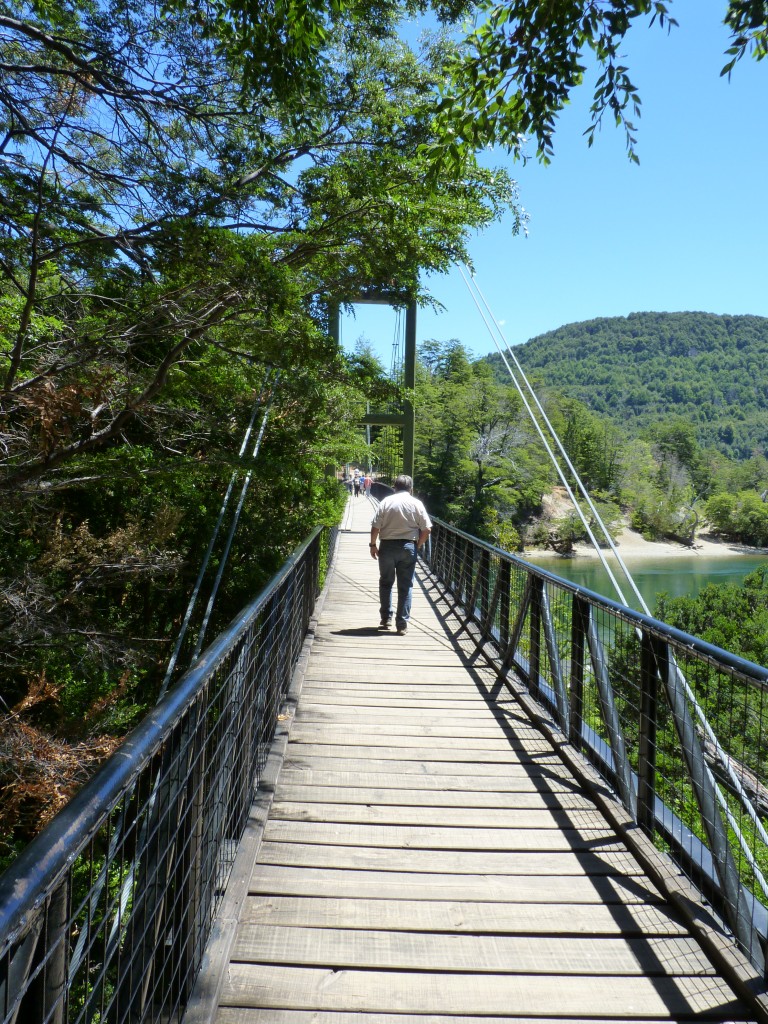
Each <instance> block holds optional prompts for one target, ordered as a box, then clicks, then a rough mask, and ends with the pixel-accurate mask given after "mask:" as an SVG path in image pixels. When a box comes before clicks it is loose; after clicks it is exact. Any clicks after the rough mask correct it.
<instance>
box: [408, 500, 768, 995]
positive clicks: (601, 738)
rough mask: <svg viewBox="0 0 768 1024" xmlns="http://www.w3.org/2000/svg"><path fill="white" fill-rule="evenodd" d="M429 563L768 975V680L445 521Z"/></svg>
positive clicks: (766, 672) (761, 671) (437, 528)
mask: <svg viewBox="0 0 768 1024" xmlns="http://www.w3.org/2000/svg"><path fill="white" fill-rule="evenodd" d="M425 561H426V563H427V564H428V565H429V567H430V569H431V571H432V572H433V573H434V575H435V576H436V577H437V578H438V579H439V580H440V581H441V583H442V584H443V585H444V586H445V587H446V588H447V590H448V591H449V592H450V594H451V595H452V599H453V601H454V602H455V605H456V607H457V609H458V611H459V614H462V615H463V616H464V617H465V625H469V623H470V621H471V622H473V623H474V625H475V627H476V628H477V630H478V631H479V634H478V640H482V641H486V642H489V643H490V644H491V645H492V646H493V647H494V648H495V650H496V652H497V656H498V659H499V661H500V663H501V667H502V670H503V672H509V671H511V670H514V671H515V672H516V673H517V674H518V675H519V676H520V677H521V678H522V679H523V681H524V682H525V683H526V685H527V687H528V689H529V691H530V693H531V694H532V696H534V697H535V698H536V699H537V700H538V701H539V702H540V703H541V704H542V705H544V706H545V707H546V709H547V710H548V712H549V713H550V715H551V717H552V718H553V719H554V721H555V723H556V724H557V725H558V726H559V728H560V729H561V730H562V732H563V733H564V734H565V735H566V736H567V737H568V738H569V739H570V741H571V743H572V744H573V745H574V746H575V747H576V748H577V749H578V750H579V751H580V752H581V753H582V754H584V755H585V756H586V757H587V758H588V759H589V760H590V762H591V763H592V764H593V765H594V766H595V768H596V769H597V770H598V771H599V772H600V773H601V775H602V776H603V777H604V778H605V779H606V781H608V782H609V784H610V785H611V786H612V788H613V789H614V790H615V792H616V793H617V794H618V796H619V797H620V799H621V801H622V803H623V805H624V807H625V808H626V810H627V811H628V812H629V813H630V814H631V815H632V817H633V818H634V820H635V821H636V822H637V823H638V824H639V825H640V826H641V827H642V829H643V830H644V831H645V833H646V834H647V835H648V836H650V837H651V838H652V840H653V842H654V844H655V845H656V846H657V847H658V848H659V849H660V850H662V851H664V852H665V853H667V854H668V855H669V856H670V857H672V858H673V859H674V861H675V863H676V864H677V865H678V866H679V867H680V868H681V869H682V870H683V871H684V873H685V874H686V875H687V876H688V877H689V878H690V879H691V881H692V882H693V883H694V884H695V885H696V886H697V887H698V888H699V890H700V891H701V892H702V894H703V895H704V896H705V898H706V899H707V900H709V901H710V902H711V903H712V904H713V906H714V907H715V908H716V909H717V911H718V913H719V914H720V915H721V917H722V918H723V919H724V921H725V922H727V925H728V926H729V927H730V929H731V931H732V933H733V935H734V937H735V939H736V941H737V943H738V945H739V946H740V947H741V949H742V950H743V952H744V953H745V954H746V956H747V957H748V958H749V959H750V960H751V962H752V964H753V965H754V967H755V968H756V970H757V971H759V972H760V974H761V975H762V976H763V977H764V976H765V969H766V938H767V937H768V911H767V910H766V903H767V902H768V883H767V882H766V877H768V669H765V668H761V667H760V666H758V665H754V664H752V663H751V662H747V661H744V660H743V659H741V658H738V657H736V656H735V655H733V654H729V653H728V652H727V651H724V650H721V649H719V648H717V647H714V646H712V645H711V644H708V643H706V642H705V641H703V640H700V639H697V638H696V637H693V636H689V635H688V634H686V633H683V632H681V631H679V630H676V629H674V628H672V627H670V626H667V625H665V624H664V623H662V622H659V621H657V620H656V619H653V618H651V617H649V616H646V615H643V614H641V613H639V612H635V611H632V610H631V609H629V608H627V607H625V606H624V605H621V604H618V603H616V602H614V601H611V600H610V599H608V598H605V597H601V596H600V595H598V594H594V593H592V592H590V591H587V590H584V589H583V588H581V587H578V586H576V585H575V584H572V583H569V582H567V581H566V580H563V579H560V578H559V577H557V576H554V575H553V574H551V573H548V572H546V571H545V570H542V569H539V568H537V567H535V566H533V565H530V564H529V563H527V562H525V561H523V559H521V558H518V557H515V556H514V555H510V554H508V553H507V552H504V551H502V550H500V549H499V548H495V547H493V546H492V545H490V544H486V543H484V542H482V541H480V540H478V539H477V538H475V537H472V536H470V535H469V534H466V533H463V532H462V531H460V530H457V529H455V528H454V527H451V526H449V525H448V524H447V523H444V522H441V521H440V520H437V521H436V522H435V524H434V528H433V531H432V537H431V545H430V548H429V549H428V550H427V552H426V555H425ZM459 606H460V607H459Z"/></svg>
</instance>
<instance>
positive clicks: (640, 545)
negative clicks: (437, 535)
mask: <svg viewBox="0 0 768 1024" xmlns="http://www.w3.org/2000/svg"><path fill="white" fill-rule="evenodd" d="M615 544H616V548H617V550H618V552H619V554H620V555H621V557H622V559H629V558H693V557H696V556H697V555H698V556H701V557H704V558H732V557H733V555H768V548H751V547H747V546H746V545H745V544H733V543H730V542H728V541H723V540H718V539H716V538H714V537H712V536H710V535H709V534H707V533H702V534H698V535H697V537H696V540H695V542H694V545H693V547H687V546H686V545H684V544H676V543H674V542H673V541H651V540H646V539H645V537H643V536H642V534H640V533H637V532H636V531H635V530H630V529H629V528H628V527H626V528H625V529H624V530H622V532H621V533H620V534H619V535H618V537H617V538H616V541H615ZM523 555H524V556H525V557H526V558H527V557H536V556H541V557H548V558H551V557H553V556H554V557H557V552H556V551H550V550H548V549H544V548H526V549H525V551H524V552H523ZM562 557H563V558H598V557H599V556H598V554H597V552H596V551H595V549H594V548H593V547H592V546H591V545H590V544H576V545H575V547H574V552H573V554H572V555H563V556H562Z"/></svg>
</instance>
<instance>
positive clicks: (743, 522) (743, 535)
mask: <svg viewBox="0 0 768 1024" xmlns="http://www.w3.org/2000/svg"><path fill="white" fill-rule="evenodd" d="M704 514H705V515H706V517H707V521H708V522H709V523H710V525H711V526H712V528H713V530H714V531H715V532H716V533H718V534H720V535H721V536H722V537H724V538H726V539H727V540H731V541H736V542H738V543H740V544H749V545H751V546H753V547H768V503H766V494H765V492H763V494H762V495H760V494H758V493H757V492H756V491H739V492H738V493H737V494H726V493H720V494H715V495H713V496H712V497H711V498H710V499H709V500H708V501H707V503H706V505H705V506H704Z"/></svg>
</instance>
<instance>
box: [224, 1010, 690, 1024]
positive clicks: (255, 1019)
mask: <svg viewBox="0 0 768 1024" xmlns="http://www.w3.org/2000/svg"><path fill="white" fill-rule="evenodd" d="M637 1019H638V1018H637V1017H633V1018H630V1017H622V1018H621V1020H619V1019H617V1018H614V1019H613V1020H610V1019H606V1018H604V1017H601V1018H600V1019H599V1020H598V1019H597V1018H593V1019H591V1020H588V1019H587V1018H584V1017H579V1018H571V1020H570V1021H569V1024H628V1022H629V1021H630V1020H637ZM512 1020H514V1022H515V1024H563V1022H562V1020H557V1021H555V1020H552V1019H551V1018H549V1019H548V1018H546V1017H535V1018H534V1017H518V1016H517V1015H515V1016H514V1017H508V1016H505V1017H487V1016H485V1015H483V1016H482V1017H475V1016H472V1017H468V1016H467V1015H466V1014H461V1015H460V1016H456V1015H455V1014H435V1013H429V1014H426V1015H422V1014H414V1013H409V1014H408V1019H407V1024H510V1021H512ZM642 1020H643V1024H670V1022H669V1018H665V1019H664V1020H663V1021H662V1020H660V1019H657V1020H649V1019H648V1018H646V1017H643V1018H642ZM214 1024H406V1022H405V1021H404V1019H403V1016H402V1014H399V1013H375V1014H374V1013H358V1012H355V1011H352V1012H349V1013H347V1012H345V1011H344V1010H294V1009H290V1010H281V1009H277V1008H273V1007H270V1008H268V1009H259V1008H258V1007H250V1006H249V1007H242V1006H222V1007H220V1008H219V1010H218V1013H217V1015H216V1020H215V1022H214Z"/></svg>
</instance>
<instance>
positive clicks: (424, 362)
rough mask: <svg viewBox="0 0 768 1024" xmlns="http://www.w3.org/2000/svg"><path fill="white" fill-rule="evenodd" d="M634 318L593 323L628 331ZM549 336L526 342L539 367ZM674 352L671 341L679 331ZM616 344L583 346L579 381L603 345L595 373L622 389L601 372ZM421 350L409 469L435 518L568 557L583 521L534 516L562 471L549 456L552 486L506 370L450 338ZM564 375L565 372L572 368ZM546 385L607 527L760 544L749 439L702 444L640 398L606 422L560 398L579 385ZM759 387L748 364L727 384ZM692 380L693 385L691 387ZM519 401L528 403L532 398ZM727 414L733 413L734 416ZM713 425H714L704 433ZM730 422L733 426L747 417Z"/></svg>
mask: <svg viewBox="0 0 768 1024" xmlns="http://www.w3.org/2000/svg"><path fill="white" fill-rule="evenodd" d="M632 319H634V318H628V320H627V321H624V320H621V321H614V320H601V321H595V322H594V323H595V324H597V325H600V326H602V325H612V324H615V323H622V324H625V323H627V322H628V321H629V320H632ZM651 319H653V318H651ZM706 319H712V320H714V321H719V320H720V319H721V318H718V317H713V318H706ZM741 319H742V320H745V321H752V322H754V323H756V324H758V325H760V326H761V327H762V328H763V329H764V328H765V325H766V324H768V321H761V320H759V319H757V318H752V317H744V318H741ZM578 326H580V327H581V328H582V329H583V328H585V327H588V326H590V325H583V324H582V325H578ZM563 330H564V331H565V332H568V331H569V330H570V328H563ZM557 333H558V332H553V335H547V336H546V337H542V338H540V339H536V342H535V344H536V345H538V346H539V354H540V356H541V358H542V362H544V361H545V360H546V359H547V355H548V350H545V345H546V343H547V339H549V338H551V337H553V336H555V335H557ZM669 334H670V332H669V331H668V332H667V339H668V338H669ZM582 336H583V335H579V337H582ZM747 336H748V335H747V334H744V335H740V336H739V337H742V338H744V337H747ZM573 337H575V333H574V335H573ZM587 337H589V335H587ZM640 337H641V335H640V333H638V339H639V338H640ZM571 338H572V336H571V335H568V339H569V340H568V345H565V344H563V343H562V342H561V344H560V345H559V346H558V345H557V344H556V343H555V344H554V345H553V355H552V359H551V362H547V363H546V367H547V368H549V367H550V366H551V367H552V369H553V372H552V374H551V377H552V378H555V377H556V376H557V373H556V372H555V368H557V370H560V368H561V367H560V364H556V363H555V355H554V353H557V352H558V351H559V353H560V355H561V357H562V358H563V359H566V355H565V354H564V353H568V354H569V355H570V353H571V351H572V350H573V354H574V358H577V357H578V355H579V354H580V353H582V352H583V349H582V348H581V347H580V346H578V345H576V344H573V345H572V344H571ZM609 338H610V339H613V343H612V344H609V341H608V340H607V339H609ZM530 344H531V345H533V344H534V343H533V342H531V343H530ZM638 344H639V342H638ZM677 344H678V345H682V338H681V337H678V341H677ZM688 344H689V348H690V347H692V345H693V342H692V341H691V340H690V339H689V342H688ZM654 345H655V350H656V352H657V356H656V358H655V360H654V365H655V369H656V372H657V373H658V374H659V379H658V386H659V387H661V386H662V374H661V365H662V362H663V359H662V356H661V355H658V353H659V352H660V351H661V341H659V340H658V338H657V339H656V340H655V342H654ZM647 347H650V342H649V345H648V346H647ZM755 347H757V346H751V349H754V348H755ZM616 348H617V344H616V338H615V336H614V335H612V334H611V333H610V331H608V330H606V336H605V338H602V337H601V336H600V335H598V337H597V340H596V341H594V344H593V348H592V351H591V355H590V356H589V357H588V358H585V359H584V364H585V365H584V366H583V367H581V368H580V370H581V372H583V373H584V374H586V373H587V368H588V367H589V366H591V367H592V370H591V371H590V372H591V373H592V376H594V377H595V378H597V377H598V376H599V371H598V365H599V360H598V359H597V357H596V356H595V355H594V353H595V352H596V351H598V350H601V351H603V352H604V353H605V358H604V360H603V363H604V365H606V366H611V367H612V371H611V373H610V374H609V373H608V372H607V371H606V374H605V376H606V377H609V379H610V382H611V384H610V386H611V387H612V388H614V389H615V390H616V391H617V392H619V391H620V390H621V387H622V385H621V383H620V379H619V361H618V360H616V361H614V362H613V363H612V364H611V362H610V358H609V357H613V356H615V352H616ZM640 348H641V349H642V345H640ZM516 351H517V352H520V350H519V349H518V350H516ZM420 355H421V359H420V365H419V373H418V377H417V407H418V410H419V411H418V416H417V451H416V469H417V475H418V480H419V485H420V487H421V488H422V489H423V492H424V494H425V495H426V496H427V497H428V499H429V501H430V503H431V505H432V507H433V508H434V510H435V512H436V513H437V514H438V515H440V516H443V517H445V518H447V519H449V520H451V521H453V522H455V523H457V524H458V525H460V526H462V527H463V528H465V529H467V530H469V531H470V532H472V533H475V534H477V535H479V536H481V537H486V538H488V539H490V540H493V541H494V542H495V543H497V544H500V545H501V546H502V547H507V548H514V547H516V546H535V547H540V546H549V547H554V548H556V549H557V550H559V551H568V550H570V548H571V547H572V545H573V543H574V542H575V541H576V540H579V539H582V538H584V537H585V536H586V529H585V526H584V524H583V523H582V522H581V520H580V519H579V517H578V516H577V515H576V514H575V512H574V511H573V509H569V508H568V507H566V508H564V509H563V510H561V511H560V513H559V514H558V515H557V516H556V517H555V518H554V519H553V518H552V516H550V515H545V514H544V512H545V509H544V505H545V502H544V496H545V495H547V494H548V493H549V492H551V491H552V489H553V488H554V487H556V486H559V485H562V484H564V483H565V482H569V483H570V484H573V479H572V476H571V473H570V471H569V470H568V469H567V467H566V462H565V459H564V458H562V457H561V456H560V455H559V454H558V456H557V457H558V462H559V464H560V467H561V469H562V470H563V473H564V476H563V478H561V477H558V475H557V473H556V470H555V468H554V466H553V464H552V461H551V460H550V457H549V455H548V453H547V451H546V449H545V445H544V441H543V440H542V438H541V437H540V436H539V433H538V429H537V427H535V426H534V424H533V423H532V422H531V420H530V418H529V416H528V414H527V413H526V411H525V410H524V408H523V402H522V400H521V398H520V396H519V394H518V392H517V390H516V389H515V387H514V384H513V383H512V382H511V381H510V379H509V377H508V374H507V373H506V372H505V373H504V375H503V376H502V375H501V374H499V373H497V372H494V365H493V361H491V360H488V359H478V360H474V361H473V360H472V359H471V357H470V356H469V354H468V352H467V351H466V349H465V348H464V347H463V345H462V344H461V342H459V341H457V340H453V341H449V342H428V343H427V344H426V345H424V346H423V348H422V350H421V353H420ZM745 358H746V357H745ZM750 358H751V357H750ZM566 361H567V359H566ZM521 362H522V360H521ZM723 362H725V357H723ZM626 365H627V369H626V373H625V376H626V377H627V378H628V379H629V380H633V379H636V380H638V381H639V380H640V379H641V376H642V368H641V369H638V366H637V364H632V362H631V360H630V359H629V357H627V358H626ZM641 367H642V364H641ZM562 372H563V375H567V374H568V372H569V366H567V365H566V366H565V367H564V368H563V371H562ZM531 376H532V377H534V378H536V377H539V376H541V377H542V378H543V377H544V372H542V374H541V375H540V374H539V373H538V372H537V371H533V372H532V374H531ZM546 380H547V382H548V383H547V385H546V386H543V387H541V386H540V387H539V388H538V389H537V390H538V393H539V395H540V400H541V403H542V408H543V410H544V412H545V413H546V416H547V419H548V421H549V423H550V424H551V425H552V427H553V428H554V430H555V432H556V434H557V436H558V438H559V439H560V442H561V443H562V446H563V449H564V451H565V453H566V454H567V456H568V459H569V460H570V462H571V464H572V465H573V466H574V467H575V469H576V471H577V472H578V474H579V477H580V479H581V480H582V481H583V483H584V485H585V486H586V488H587V490H588V491H589V493H590V494H591V495H592V497H593V498H594V499H595V501H596V502H597V505H598V507H599V508H600V514H601V518H602V519H603V520H604V521H605V522H606V523H607V524H608V526H609V527H611V528H612V529H614V530H616V529H618V528H619V527H620V525H621V523H629V524H630V525H631V526H633V527H634V528H635V529H637V530H639V531H641V532H642V533H643V534H644V535H645V536H646V537H648V538H649V539H653V540H657V539H662V538H671V539H675V540H677V541H681V542H683V543H687V544H690V543H692V541H693V539H694V536H695V532H696V530H697V529H698V528H699V527H700V526H701V525H702V524H703V523H706V524H707V525H708V528H710V529H712V530H715V531H717V532H718V533H719V534H721V535H722V536H723V537H727V538H729V539H731V540H734V541H738V542H740V543H744V544H749V545H757V546H764V545H768V503H766V501H765V500H763V499H764V495H766V493H768V458H766V456H765V453H764V450H763V446H760V445H757V444H756V445H755V448H756V450H754V451H751V452H750V451H749V450H747V451H744V452H743V453H742V457H741V458H737V457H736V452H735V451H734V449H735V447H736V446H735V445H734V444H726V443H725V442H721V444H720V445H718V446H715V445H707V444H705V443H703V442H702V441H701V440H700V438H699V436H698V435H699V430H700V427H701V423H700V422H698V421H696V420H693V421H692V420H690V419H688V418H687V417H686V416H685V415H682V414H681V413H680V410H679V407H675V406H666V405H661V404H657V405H655V406H653V407H651V406H650V404H649V407H648V408H646V409H645V411H644V415H643V417H642V418H641V417H640V416H639V415H638V416H636V417H634V418H631V419H629V420H628V421H626V422H625V421H624V420H622V417H621V416H619V415H618V414H617V413H614V414H613V415H612V416H609V415H608V414H607V412H606V411H599V412H598V411H595V410H594V409H592V408H590V407H589V402H588V401H582V400H580V399H579V398H576V397H572V394H571V392H572V391H573V390H578V388H576V387H574V388H573V389H571V388H569V387H568V385H567V384H564V385H562V388H561V387H560V386H559V385H554V384H552V383H550V377H549V376H547V377H546ZM762 380H764V375H763V374H762V373H760V374H759V375H758V371H757V367H753V372H752V377H751V378H750V379H748V380H747V381H745V382H743V383H742V382H741V381H740V379H736V378H735V379H734V381H733V387H734V388H738V387H743V388H744V389H745V390H746V391H749V392H750V393H751V394H753V395H754V394H755V393H756V392H757V391H758V390H759V386H760V387H764V385H760V383H759V382H760V381H762ZM695 386H697V387H698V386H703V385H700V382H695ZM628 387H631V385H628ZM598 389H599V385H598V384H595V386H594V387H593V388H587V387H586V385H584V392H585V397H586V398H588V397H589V395H590V394H592V393H594V392H596V391H598ZM754 401H755V402H756V400H754ZM528 405H529V406H531V408H535V407H534V403H533V402H532V401H530V399H528ZM735 412H736V410H735V409H732V414H733V415H734V416H735ZM753 415H754V420H753V422H754V423H755V424H757V423H760V420H761V419H762V422H761V426H762V427H763V429H765V426H766V424H765V419H766V417H765V414H764V413H763V414H762V417H760V416H759V415H758V413H757V411H755V412H754V414H753ZM536 418H537V420H538V423H539V427H540V428H541V429H542V431H543V432H544V436H545V438H547V441H548V444H549V446H550V449H551V450H552V451H553V452H555V453H556V454H557V453H558V447H557V444H556V443H555V441H554V439H553V437H552V436H551V435H550V434H549V433H548V427H547V426H546V424H545V423H544V419H543V417H542V416H540V415H539V414H538V413H537V414H536ZM716 422H717V421H716V420H715V419H714V418H713V420H712V421H711V423H710V424H709V425H710V427H714V425H715V424H716ZM725 422H726V421H725V420H724V421H723V424H724V423H725ZM738 422H740V423H741V424H742V425H743V424H744V422H745V421H738ZM722 429H723V430H724V429H725V428H724V426H722ZM723 448H725V449H726V451H723Z"/></svg>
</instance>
